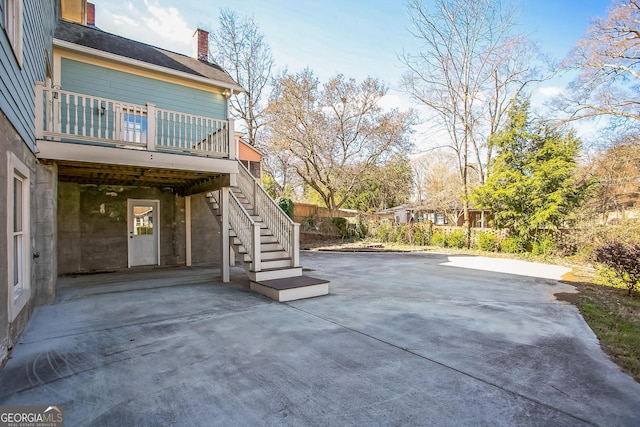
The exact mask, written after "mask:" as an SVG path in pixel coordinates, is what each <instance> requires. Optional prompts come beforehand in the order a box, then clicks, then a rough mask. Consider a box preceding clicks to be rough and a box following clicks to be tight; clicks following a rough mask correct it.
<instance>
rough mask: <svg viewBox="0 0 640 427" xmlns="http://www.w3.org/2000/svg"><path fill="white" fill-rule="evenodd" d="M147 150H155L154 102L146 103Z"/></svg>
mask: <svg viewBox="0 0 640 427" xmlns="http://www.w3.org/2000/svg"><path fill="white" fill-rule="evenodd" d="M147 150H148V151H156V104H150V103H147Z"/></svg>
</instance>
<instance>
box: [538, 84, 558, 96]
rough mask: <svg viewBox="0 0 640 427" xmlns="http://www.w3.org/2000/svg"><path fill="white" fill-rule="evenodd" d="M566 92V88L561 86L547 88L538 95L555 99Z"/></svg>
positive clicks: (542, 88) (539, 90) (543, 88)
mask: <svg viewBox="0 0 640 427" xmlns="http://www.w3.org/2000/svg"><path fill="white" fill-rule="evenodd" d="M563 92H564V88H562V87H560V86H545V87H541V88H539V89H538V93H539V94H540V95H541V96H543V97H544V98H553V97H554V96H558V95H561V94H562V93H563Z"/></svg>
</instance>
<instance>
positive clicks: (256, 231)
mask: <svg viewBox="0 0 640 427" xmlns="http://www.w3.org/2000/svg"><path fill="white" fill-rule="evenodd" d="M261 256H262V253H261V252H260V224H254V225H253V254H252V257H251V258H252V261H253V271H255V272H256V273H257V272H258V271H261V270H262V265H261V259H260V258H261Z"/></svg>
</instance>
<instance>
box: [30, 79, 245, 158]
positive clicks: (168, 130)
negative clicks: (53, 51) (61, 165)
mask: <svg viewBox="0 0 640 427" xmlns="http://www.w3.org/2000/svg"><path fill="white" fill-rule="evenodd" d="M233 127H234V126H233V120H219V119H214V118H211V117H205V116H199V115H195V114H187V113H183V112H179V111H172V110H166V109H162V108H157V107H156V106H155V105H154V104H151V103H147V104H145V105H141V104H133V103H127V102H122V101H118V100H114V99H108V98H101V97H96V96H90V95H85V94H82V93H76V92H70V91H66V90H61V89H53V88H47V87H45V85H44V84H42V83H38V84H37V85H36V137H37V138H38V139H52V140H60V141H68V142H90V143H108V144H114V145H117V146H119V147H127V148H136V149H141V150H144V149H146V150H149V151H156V150H163V151H176V152H188V153H192V154H196V155H201V156H211V157H219V158H231V159H233V158H235V144H233V143H230V141H231V142H232V141H233V133H234V129H233Z"/></svg>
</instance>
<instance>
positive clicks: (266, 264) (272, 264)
mask: <svg viewBox="0 0 640 427" xmlns="http://www.w3.org/2000/svg"><path fill="white" fill-rule="evenodd" d="M289 266H291V258H289V257H287V258H277V259H272V260H267V261H262V260H261V261H260V268H261V269H262V270H270V269H273V268H285V267H289Z"/></svg>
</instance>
